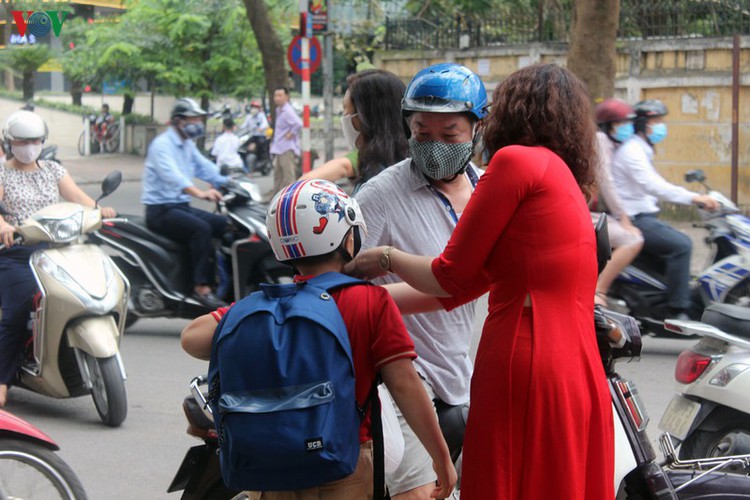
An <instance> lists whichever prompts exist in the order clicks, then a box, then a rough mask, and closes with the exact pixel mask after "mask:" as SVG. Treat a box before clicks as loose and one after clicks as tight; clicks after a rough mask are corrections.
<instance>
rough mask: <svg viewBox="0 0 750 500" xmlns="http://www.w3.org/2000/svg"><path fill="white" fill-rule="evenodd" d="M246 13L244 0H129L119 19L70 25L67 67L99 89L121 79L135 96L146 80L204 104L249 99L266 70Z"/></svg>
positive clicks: (66, 48) (160, 87) (258, 86)
mask: <svg viewBox="0 0 750 500" xmlns="http://www.w3.org/2000/svg"><path fill="white" fill-rule="evenodd" d="M244 14H245V12H244V9H243V8H242V5H241V3H240V1H239V0H223V1H222V0H207V1H205V0H203V1H201V0H179V1H177V0H131V1H130V2H128V4H127V10H126V11H125V12H124V13H123V14H122V15H121V16H120V17H119V18H116V19H112V18H107V19H102V20H99V21H100V22H97V23H94V24H86V23H79V24H76V25H74V26H73V27H71V29H70V30H67V31H69V33H68V34H67V36H69V37H70V41H72V42H73V43H74V45H73V46H70V44H69V43H68V41H67V40H66V41H65V44H64V54H63V59H62V60H63V67H64V70H65V71H66V74H68V75H69V77H70V78H80V79H81V80H84V81H85V82H86V83H87V84H91V85H94V86H99V85H102V84H103V83H104V82H106V81H120V82H123V84H124V93H125V95H126V98H127V97H131V99H132V96H133V95H135V92H136V91H137V90H138V89H139V88H140V87H141V86H142V85H143V84H144V83H145V84H147V85H148V86H149V87H151V88H152V89H154V88H158V89H159V90H160V91H162V92H168V93H171V94H173V95H175V96H177V95H190V96H193V97H196V98H200V99H202V100H203V103H204V105H207V103H208V100H209V99H210V98H213V97H215V96H217V95H235V96H238V97H246V96H249V95H252V94H253V93H254V92H257V91H259V90H260V88H262V85H263V83H262V82H263V75H262V71H260V58H259V56H258V54H257V47H256V45H255V41H254V39H253V37H252V31H251V30H250V25H249V23H248V22H247V19H246V18H245V15H244ZM76 40H77V42H76ZM124 111H127V110H124Z"/></svg>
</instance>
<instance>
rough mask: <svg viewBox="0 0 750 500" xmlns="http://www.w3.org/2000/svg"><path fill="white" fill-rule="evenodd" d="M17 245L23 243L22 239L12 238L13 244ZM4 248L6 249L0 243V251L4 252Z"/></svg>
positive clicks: (18, 237)
mask: <svg viewBox="0 0 750 500" xmlns="http://www.w3.org/2000/svg"><path fill="white" fill-rule="evenodd" d="M19 243H23V237H21V236H16V237H15V238H13V244H14V245H18V244H19ZM6 248H7V247H6V246H5V244H3V243H0V250H5V249H6Z"/></svg>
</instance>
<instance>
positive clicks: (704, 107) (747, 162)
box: [375, 36, 750, 205]
mask: <svg viewBox="0 0 750 500" xmlns="http://www.w3.org/2000/svg"><path fill="white" fill-rule="evenodd" d="M633 57H635V59H633ZM565 59H566V47H564V46H560V45H554V46H547V45H543V44H532V45H527V46H517V47H502V48H478V49H470V50H456V51H447V52H443V53H438V52H430V51H428V52H420V51H409V52H381V53H378V54H377V55H376V57H375V62H376V65H377V66H378V67H381V68H383V69H387V70H389V71H392V72H394V73H395V74H397V75H399V76H400V77H401V78H402V79H403V80H404V81H406V82H408V81H409V80H410V79H411V77H412V76H413V75H414V74H415V73H416V72H417V71H419V70H420V69H422V68H424V67H426V66H428V65H430V64H433V63H436V62H442V61H453V62H457V63H460V64H464V65H466V66H467V67H468V68H470V69H471V70H473V71H475V72H479V68H480V67H483V69H484V70H485V71H484V74H481V73H480V76H481V77H482V79H483V80H484V82H485V84H486V86H487V91H488V93H490V94H491V92H492V90H493V89H494V87H495V86H496V85H497V83H498V82H500V81H502V80H503V79H504V78H505V77H507V76H508V75H509V74H510V73H512V72H513V71H515V70H516V69H518V68H520V67H523V66H525V65H527V64H530V63H534V62H554V63H558V64H563V65H564V64H565ZM480 60H484V61H483V64H480ZM616 68H617V69H616V71H617V80H616V92H615V93H616V95H617V96H618V97H622V98H624V99H626V100H628V101H630V102H635V101H638V100H642V99H661V100H662V101H664V103H665V104H666V105H667V107H668V108H669V111H670V113H669V115H668V116H667V117H666V119H665V121H666V123H667V126H668V127H669V136H668V137H667V139H666V140H665V141H664V142H663V143H662V144H660V145H658V147H657V148H656V149H657V151H656V156H655V157H654V160H655V164H656V166H657V168H658V169H659V171H660V172H661V173H662V174H663V175H664V176H665V177H666V178H667V179H669V180H670V181H672V182H675V183H678V184H683V185H686V184H685V183H684V181H683V177H684V174H685V172H687V171H688V170H691V169H696V168H701V169H703V170H704V171H705V172H706V175H707V177H708V182H709V184H710V185H711V186H712V187H713V188H714V189H718V190H720V191H722V192H724V193H725V194H726V195H729V194H730V188H731V184H730V179H731V138H732V135H731V130H732V86H731V85H732V83H731V76H732V40H731V39H706V40H701V39H697V40H695V39H694V40H660V41H656V42H646V41H635V42H620V43H619V45H618V54H617V61H616ZM740 74H741V75H742V77H741V86H740V100H739V102H740V106H739V114H738V117H739V141H738V144H739V161H738V165H739V202H740V204H742V205H750V37H747V36H745V37H742V39H741V51H740ZM686 186H687V185H686ZM688 187H690V188H691V189H696V186H688Z"/></svg>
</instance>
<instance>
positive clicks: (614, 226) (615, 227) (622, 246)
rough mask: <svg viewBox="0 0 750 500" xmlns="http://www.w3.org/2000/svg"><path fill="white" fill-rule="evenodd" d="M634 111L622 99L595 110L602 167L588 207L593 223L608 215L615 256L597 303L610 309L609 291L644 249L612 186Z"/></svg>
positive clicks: (599, 284) (600, 280)
mask: <svg viewBox="0 0 750 500" xmlns="http://www.w3.org/2000/svg"><path fill="white" fill-rule="evenodd" d="M633 118H635V113H634V112H633V108H632V107H631V106H630V105H629V104H628V103H626V102H624V101H621V100H619V99H614V98H611V99H607V100H605V101H604V102H602V103H600V104H599V105H598V106H597V107H596V123H597V125H598V126H599V131H598V132H597V133H596V139H597V145H598V148H599V168H598V169H597V171H596V175H597V179H596V180H597V185H598V188H599V190H598V192H597V196H596V198H595V200H592V203H590V204H589V206H590V207H591V209H592V212H591V217H592V221H593V222H596V220H597V219H598V218H599V217H600V216H601V214H600V212H605V213H606V214H607V215H606V216H607V229H608V232H609V242H610V244H611V245H612V256H611V258H610V261H609V262H608V263H607V266H606V267H605V268H604V269H603V270H602V272H601V273H600V274H599V278H598V279H597V281H596V295H595V297H594V301H595V302H596V303H597V304H599V305H602V306H607V305H608V304H607V291H608V290H609V287H610V286H611V285H612V282H613V281H614V280H615V278H617V275H618V274H619V273H620V271H622V270H623V269H624V268H625V266H627V265H628V264H630V262H632V261H633V259H635V258H636V257H637V256H638V253H639V252H640V251H641V248H642V247H643V236H641V232H640V231H639V230H638V228H636V227H635V226H633V223H632V222H631V221H630V218H629V217H628V214H627V213H626V212H625V209H624V208H623V206H622V202H621V201H620V197H619V196H618V195H617V191H615V189H614V186H613V184H612V155H614V152H615V149H617V148H618V147H619V146H620V145H621V144H622V143H624V142H625V141H627V140H628V139H630V138H631V137H632V136H633V133H634V129H633Z"/></svg>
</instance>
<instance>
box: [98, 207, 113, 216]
mask: <svg viewBox="0 0 750 500" xmlns="http://www.w3.org/2000/svg"><path fill="white" fill-rule="evenodd" d="M99 210H100V211H101V213H102V219H111V218H112V217H117V210H115V209H114V208H112V207H100V208H99Z"/></svg>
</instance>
